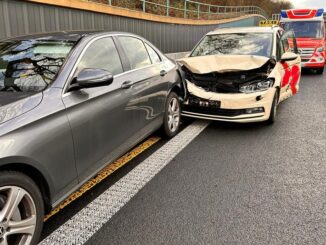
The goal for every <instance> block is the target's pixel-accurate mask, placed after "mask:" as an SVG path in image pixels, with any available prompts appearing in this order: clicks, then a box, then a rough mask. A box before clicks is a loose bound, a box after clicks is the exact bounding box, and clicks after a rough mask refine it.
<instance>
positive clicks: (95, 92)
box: [63, 37, 139, 180]
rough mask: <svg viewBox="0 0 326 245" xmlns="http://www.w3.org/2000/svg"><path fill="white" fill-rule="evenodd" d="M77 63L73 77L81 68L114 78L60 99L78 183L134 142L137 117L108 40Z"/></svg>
mask: <svg viewBox="0 0 326 245" xmlns="http://www.w3.org/2000/svg"><path fill="white" fill-rule="evenodd" d="M91 42H92V43H91V44H90V45H89V46H88V47H87V48H86V49H85V52H84V54H82V56H81V58H80V60H79V61H78V62H77V66H76V70H75V72H74V77H75V76H77V74H78V73H79V72H80V71H81V70H83V69H85V68H100V69H105V70H108V71H110V72H111V73H112V74H113V75H114V80H113V83H112V84H110V85H108V86H102V87H97V88H84V89H80V90H77V91H71V92H68V93H66V94H64V95H63V102H64V104H65V106H66V108H67V114H68V119H69V122H70V125H71V129H72V134H73V140H74V147H75V156H76V166H77V172H78V175H79V178H80V180H84V179H85V178H87V177H89V176H90V175H92V174H94V173H96V172H97V171H98V169H99V168H101V167H102V166H103V165H104V164H107V163H109V162H111V161H112V160H114V159H115V158H117V157H119V156H120V155H121V154H123V153H124V152H125V151H126V150H128V149H129V148H130V147H131V146H132V145H133V144H134V142H135V141H136V140H137V135H136V134H137V130H138V128H137V127H136V125H137V124H138V120H139V118H138V115H137V113H136V111H135V110H133V109H130V103H131V102H132V100H133V98H134V92H133V90H132V89H131V88H129V87H128V86H126V84H127V85H128V81H129V78H130V74H128V73H125V72H124V69H123V65H122V63H121V59H120V56H119V53H118V51H117V48H116V45H115V43H114V41H113V39H112V38H111V37H102V38H98V39H96V40H95V41H94V40H93V41H91Z"/></svg>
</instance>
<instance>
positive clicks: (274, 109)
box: [267, 90, 279, 124]
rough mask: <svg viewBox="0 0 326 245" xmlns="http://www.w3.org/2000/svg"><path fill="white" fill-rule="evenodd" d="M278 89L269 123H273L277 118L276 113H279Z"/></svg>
mask: <svg viewBox="0 0 326 245" xmlns="http://www.w3.org/2000/svg"><path fill="white" fill-rule="evenodd" d="M278 97H279V95H278V91H277V90H276V92H275V95H274V98H273V103H272V108H271V113H270V115H269V118H268V120H267V124H273V123H274V122H275V120H276V114H277V106H278V99H279V98H278Z"/></svg>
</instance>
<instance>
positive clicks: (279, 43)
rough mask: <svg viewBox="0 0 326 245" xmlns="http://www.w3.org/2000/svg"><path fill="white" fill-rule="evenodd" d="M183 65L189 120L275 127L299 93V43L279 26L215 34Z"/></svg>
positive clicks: (202, 43) (198, 47) (203, 40)
mask: <svg viewBox="0 0 326 245" xmlns="http://www.w3.org/2000/svg"><path fill="white" fill-rule="evenodd" d="M178 62H179V63H180V64H181V65H182V68H183V70H184V71H185V75H186V85H187V90H188V98H187V99H186V100H185V102H184V105H183V112H182V115H183V116H187V117H194V118H202V119H210V120H219V121H232V122H258V121H269V122H271V123H272V122H274V120H275V117H276V110H277V106H278V104H279V103H280V102H281V101H283V100H285V99H287V98H289V97H291V96H293V95H294V94H296V93H297V92H298V90H299V82H300V77H301V65H300V63H301V59H300V56H299V55H298V54H297V46H296V40H295V38H294V34H293V32H291V31H290V32H284V30H283V29H282V28H280V27H246V28H225V29H218V30H215V31H213V32H210V33H208V34H207V35H206V36H204V37H203V38H202V40H201V41H200V42H199V43H198V44H197V45H196V47H195V48H194V49H193V51H192V52H191V53H190V55H189V57H186V58H183V59H180V60H178Z"/></svg>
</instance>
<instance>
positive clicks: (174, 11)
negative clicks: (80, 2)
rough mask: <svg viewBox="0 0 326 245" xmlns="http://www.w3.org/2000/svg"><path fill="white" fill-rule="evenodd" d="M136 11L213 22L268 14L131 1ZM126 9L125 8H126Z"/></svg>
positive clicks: (250, 8)
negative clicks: (138, 4)
mask: <svg viewBox="0 0 326 245" xmlns="http://www.w3.org/2000/svg"><path fill="white" fill-rule="evenodd" d="M88 1H91V2H101V3H107V4H108V5H111V6H119V7H122V8H124V7H125V6H121V4H115V3H114V2H116V0H106V1H105V0H88ZM133 2H134V6H135V9H136V10H140V11H143V12H149V13H154V14H161V15H166V16H170V17H178V18H186V19H198V20H200V19H203V20H215V19H228V18H234V17H239V16H244V15H250V14H258V15H262V16H264V17H265V18H268V14H267V13H266V12H265V11H264V10H263V9H262V8H260V7H258V6H220V5H212V4H206V3H200V2H196V1H192V0H184V1H183V7H176V6H173V5H172V4H171V3H170V0H166V1H165V4H162V3H157V2H154V1H149V0H139V3H140V6H137V4H135V2H137V1H133ZM126 8H127V7H126Z"/></svg>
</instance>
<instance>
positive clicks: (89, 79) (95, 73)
mask: <svg viewBox="0 0 326 245" xmlns="http://www.w3.org/2000/svg"><path fill="white" fill-rule="evenodd" d="M112 82H113V75H112V74H111V73H110V72H108V71H107V70H103V69H84V70H82V71H81V72H80V73H79V74H78V75H77V77H76V85H77V86H78V87H80V88H94V87H101V86H107V85H110V84H111V83H112Z"/></svg>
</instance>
